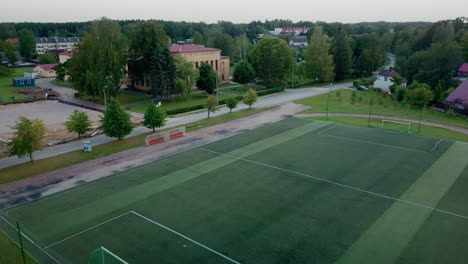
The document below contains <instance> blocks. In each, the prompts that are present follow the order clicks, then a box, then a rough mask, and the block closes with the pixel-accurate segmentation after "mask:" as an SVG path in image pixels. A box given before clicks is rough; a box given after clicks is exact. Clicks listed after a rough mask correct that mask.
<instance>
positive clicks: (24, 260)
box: [16, 221, 26, 264]
mask: <svg viewBox="0 0 468 264" xmlns="http://www.w3.org/2000/svg"><path fill="white" fill-rule="evenodd" d="M16 227H17V229H18V237H19V243H20V247H21V255H22V257H23V264H26V258H25V256H24V247H23V239H22V238H21V229H20V224H19V222H18V221H16Z"/></svg>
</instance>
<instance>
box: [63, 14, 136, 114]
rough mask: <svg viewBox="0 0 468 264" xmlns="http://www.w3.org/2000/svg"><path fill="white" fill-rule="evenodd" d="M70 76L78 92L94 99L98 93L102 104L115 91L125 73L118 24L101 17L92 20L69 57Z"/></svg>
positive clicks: (123, 54)
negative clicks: (87, 30) (88, 31)
mask: <svg viewBox="0 0 468 264" xmlns="http://www.w3.org/2000/svg"><path fill="white" fill-rule="evenodd" d="M71 61H72V62H71V66H70V69H69V71H70V79H71V82H72V87H73V88H74V89H76V90H77V91H78V92H79V93H83V94H87V95H90V96H92V97H93V99H94V100H95V99H96V96H101V97H102V98H103V99H104V104H105V105H107V102H108V101H109V99H110V98H111V97H113V96H116V95H117V91H118V89H119V84H120V81H121V80H122V79H123V77H124V71H125V65H126V64H127V53H126V48H125V40H124V38H123V36H122V33H121V32H120V27H119V24H118V23H117V22H115V21H112V20H109V19H106V18H102V19H100V20H96V21H93V22H92V23H91V31H90V33H89V34H85V35H84V37H83V40H82V41H81V42H80V43H79V44H78V46H77V49H76V50H75V53H74V54H73V57H72V59H71Z"/></svg>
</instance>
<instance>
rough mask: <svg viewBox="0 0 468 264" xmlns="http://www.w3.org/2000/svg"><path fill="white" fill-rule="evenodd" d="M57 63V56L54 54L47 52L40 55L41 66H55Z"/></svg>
mask: <svg viewBox="0 0 468 264" xmlns="http://www.w3.org/2000/svg"><path fill="white" fill-rule="evenodd" d="M57 62H58V60H57V56H56V55H55V54H54V53H52V52H46V53H44V54H41V55H39V64H53V63H57Z"/></svg>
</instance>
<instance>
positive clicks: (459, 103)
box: [445, 81, 468, 115]
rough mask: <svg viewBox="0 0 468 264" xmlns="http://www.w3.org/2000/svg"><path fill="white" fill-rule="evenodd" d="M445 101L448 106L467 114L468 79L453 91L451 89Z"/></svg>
mask: <svg viewBox="0 0 468 264" xmlns="http://www.w3.org/2000/svg"><path fill="white" fill-rule="evenodd" d="M445 103H446V104H447V106H448V107H450V108H452V109H455V110H457V111H458V112H460V113H462V114H465V115H467V114H468V81H463V82H462V83H461V84H460V85H459V86H458V87H457V89H455V91H453V92H452V93H451V94H450V95H449V96H448V97H447V98H446V99H445Z"/></svg>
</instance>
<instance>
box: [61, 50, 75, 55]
mask: <svg viewBox="0 0 468 264" xmlns="http://www.w3.org/2000/svg"><path fill="white" fill-rule="evenodd" d="M59 55H70V56H71V55H73V51H64V52H60V53H59Z"/></svg>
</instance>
